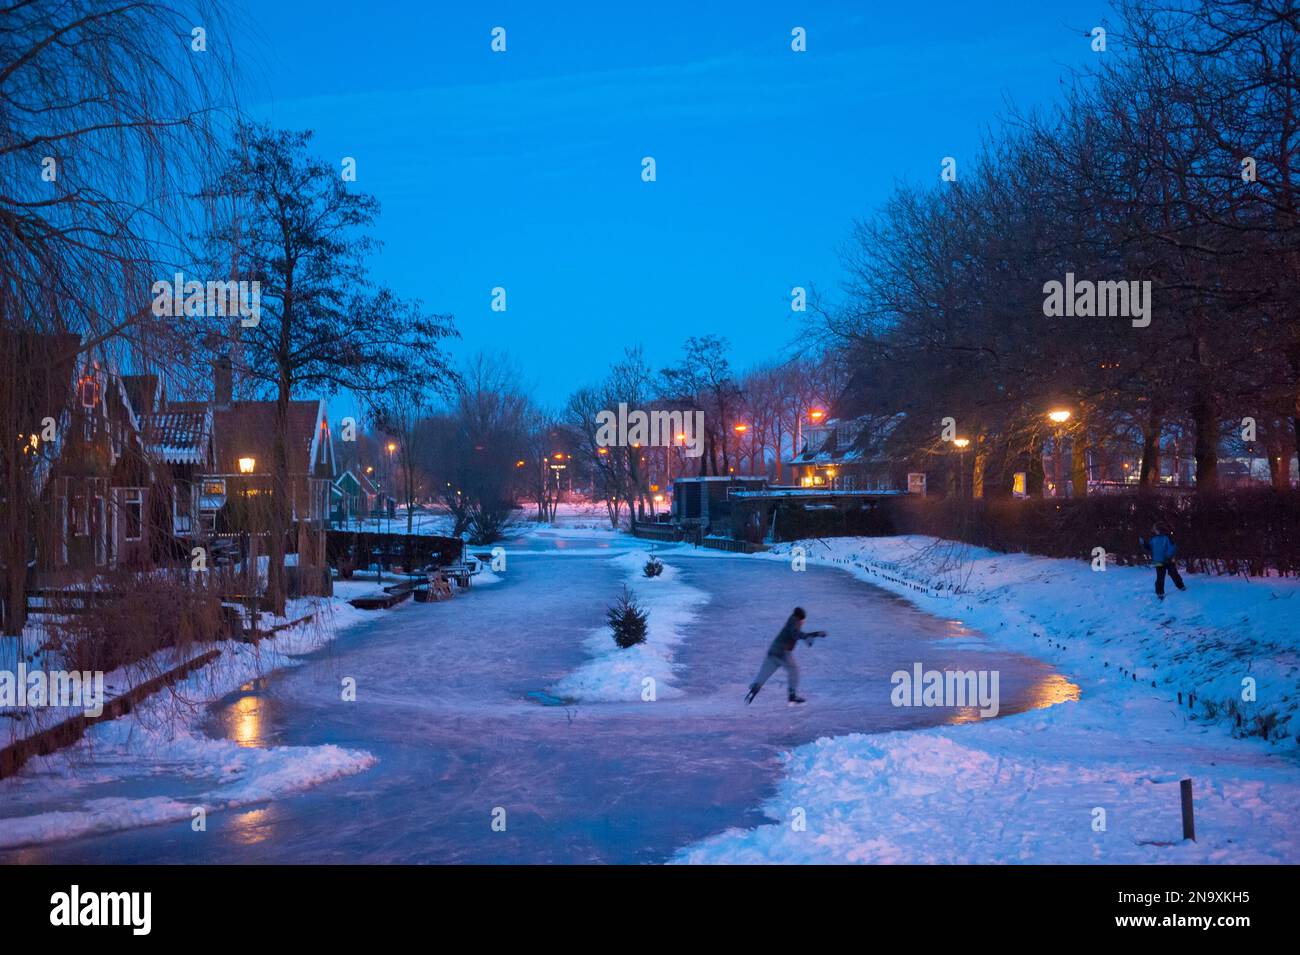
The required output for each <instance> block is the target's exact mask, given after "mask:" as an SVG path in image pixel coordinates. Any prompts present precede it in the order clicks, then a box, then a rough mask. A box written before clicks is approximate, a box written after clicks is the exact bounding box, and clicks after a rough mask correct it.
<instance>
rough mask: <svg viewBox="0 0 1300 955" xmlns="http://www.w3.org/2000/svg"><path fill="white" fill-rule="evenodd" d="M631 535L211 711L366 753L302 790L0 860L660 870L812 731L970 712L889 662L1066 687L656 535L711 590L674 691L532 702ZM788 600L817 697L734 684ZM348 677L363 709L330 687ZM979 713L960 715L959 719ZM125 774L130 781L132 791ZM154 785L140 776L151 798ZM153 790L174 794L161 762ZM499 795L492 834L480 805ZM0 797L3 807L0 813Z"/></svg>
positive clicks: (585, 546) (1004, 702)
mask: <svg viewBox="0 0 1300 955" xmlns="http://www.w3.org/2000/svg"><path fill="white" fill-rule="evenodd" d="M630 546H631V545H630V544H629V543H628V542H627V540H626V539H623V538H617V539H613V540H612V541H611V538H609V537H608V536H600V537H593V538H592V539H589V540H584V539H576V538H574V537H571V536H570V537H566V538H546V537H544V536H540V535H539V536H536V537H533V538H531V539H529V541H528V543H527V544H524V543H520V545H519V546H518V547H510V548H508V552H509V555H510V556H509V565H508V571H507V573H505V574H504V577H503V579H502V580H501V581H500V582H499V583H496V584H494V585H492V586H490V587H482V588H476V589H475V590H474V591H472V592H471V593H470V594H469V595H467V596H464V597H460V598H457V599H456V600H453V601H451V602H449V603H443V604H413V603H407V604H404V605H402V606H401V607H399V608H398V609H396V610H394V611H389V612H379V613H376V614H375V616H374V618H373V620H369V619H368V620H366V621H365V622H363V623H361V624H359V625H357V626H354V627H352V628H351V629H348V630H347V631H345V632H344V633H343V634H342V635H341V636H340V638H339V639H338V640H337V641H336V642H335V643H333V644H331V645H330V646H329V647H327V648H326V649H324V650H322V651H320V652H318V653H317V654H315V655H314V656H312V657H310V658H308V659H307V662H306V663H305V665H303V666H301V667H298V668H295V669H290V670H286V671H281V672H280V673H277V674H275V675H273V676H271V677H270V678H269V679H267V680H264V681H259V683H258V685H256V686H253V685H250V686H249V687H246V688H245V690H244V691H242V692H240V693H238V694H235V695H233V696H232V697H229V698H227V699H225V700H223V701H222V702H221V703H220V704H218V705H217V706H216V707H214V708H213V711H212V713H211V715H210V717H209V720H208V729H209V732H210V733H212V734H215V735H224V736H227V737H229V738H231V739H234V740H237V741H238V742H240V743H241V744H243V745H247V746H264V745H274V744H289V745H315V744H320V743H327V742H328V743H336V744H338V745H340V746H344V747H347V748H349V749H360V750H365V751H367V752H369V753H372V754H373V755H374V756H376V757H377V758H378V762H377V763H376V764H375V765H374V766H373V767H371V768H370V769H368V770H366V771H364V772H361V773H359V774H357V775H354V776H349V777H346V778H342V779H337V780H334V781H331V782H327V783H324V784H321V785H319V786H316V787H315V788H312V789H310V790H307V791H306V792H303V793H299V794H297V795H291V796H285V797H282V798H279V799H276V800H274V801H271V802H266V803H262V804H260V805H255V806H251V807H243V808H239V809H232V810H228V811H221V812H213V813H211V814H210V815H209V817H208V821H207V832H206V833H199V834H196V833H194V832H192V831H191V827H190V824H189V821H188V820H186V821H183V822H176V823H168V824H160V825H154V826H148V827H142V828H135V829H130V830H124V831H119V832H115V833H111V834H107V835H98V836H91V837H83V838H78V839H72V840H67V841H61V842H51V843H47V844H45V845H42V846H29V847H26V848H21V849H15V850H9V851H7V852H0V862H19V861H21V862H186V863H192V862H219V863H261V862H402V863H420V862H485V863H497V862H525V863H542V862H577V863H582V862H649V863H655V862H663V861H665V860H667V859H668V858H670V857H671V856H672V854H673V853H674V851H675V850H677V849H679V848H680V847H682V846H685V845H688V844H690V843H692V842H694V841H696V840H698V839H701V838H703V837H706V836H709V835H711V834H713V833H716V832H719V831H721V830H723V829H726V828H728V827H732V826H740V827H750V826H755V825H758V824H760V823H762V822H764V821H767V820H765V818H764V817H763V815H762V814H761V813H760V812H759V811H758V810H757V807H758V806H760V804H761V803H762V802H763V801H764V800H765V799H767V798H769V797H770V796H771V795H772V794H773V793H774V791H775V783H776V781H777V780H778V779H779V777H780V772H781V768H780V764H779V761H778V759H777V757H778V754H779V753H780V752H781V751H783V750H787V749H790V748H791V747H794V746H797V745H799V744H801V743H806V742H808V741H811V740H813V739H816V738H817V737H819V736H823V735H829V734H842V733H849V732H871V731H876V730H887V729H902V728H909V727H918V726H929V725H934V724H935V723H938V722H943V721H945V720H953V719H954V718H957V719H960V718H963V717H962V716H961V715H959V714H954V712H953V711H952V710H946V709H942V708H935V709H924V708H894V707H892V706H891V705H890V702H889V690H890V684H889V676H890V674H891V673H892V672H893V671H895V670H899V669H905V670H910V669H911V668H912V665H913V664H914V663H916V662H921V663H923V664H924V666H925V667H926V668H927V669H943V668H945V667H951V668H960V669H985V670H989V669H995V670H998V671H1000V674H1001V713H1002V714H1003V715H1006V714H1008V713H1013V712H1017V711H1020V710H1023V709H1026V708H1029V707H1035V706H1045V705H1049V704H1051V703H1053V702H1057V701H1059V700H1061V699H1062V698H1064V697H1065V696H1066V695H1068V694H1069V693H1071V692H1072V691H1073V688H1072V687H1070V686H1069V685H1068V684H1066V683H1065V681H1064V680H1063V679H1062V678H1061V677H1060V676H1059V675H1057V674H1055V673H1054V672H1053V671H1052V670H1051V669H1050V668H1049V667H1047V666H1046V665H1044V664H1042V663H1040V662H1038V661H1035V660H1032V659H1029V658H1026V657H1022V656H1017V655H1014V654H1009V653H1003V652H1000V651H996V650H993V649H991V648H989V647H988V646H987V645H986V643H985V641H984V640H983V638H982V637H981V636H980V635H979V634H976V633H972V632H970V631H968V630H965V629H964V628H963V627H961V626H960V625H958V624H954V623H950V622H945V621H941V620H938V619H935V618H933V617H928V616H926V615H924V614H922V613H920V612H918V611H916V610H914V609H912V608H911V607H910V606H909V605H908V604H906V603H904V602H903V601H901V600H899V599H897V598H895V597H892V596H890V595H889V594H886V593H885V592H883V591H881V590H878V589H876V588H873V587H871V586H869V585H867V584H864V583H862V582H860V581H857V580H855V579H853V578H852V577H851V576H849V575H848V574H846V573H842V572H839V571H836V570H831V569H826V568H818V567H809V568H808V570H807V571H806V572H804V573H793V572H792V571H791V570H790V568H789V566H788V565H786V564H783V563H779V562H775V561H765V560H758V559H750V558H736V557H729V556H720V555H716V554H713V553H712V552H704V553H702V554H699V555H695V554H692V552H691V551H690V550H689V549H677V548H666V549H664V550H663V551H662V556H663V558H664V560H665V561H666V562H667V563H669V564H670V565H672V566H674V567H677V568H679V569H680V580H681V581H682V582H683V583H685V584H688V585H690V586H691V587H694V588H697V589H699V590H702V591H704V592H705V593H707V594H708V598H709V599H708V602H707V603H706V604H705V605H704V606H703V607H702V609H701V610H700V613H699V616H698V618H697V619H696V620H695V621H694V622H693V623H691V624H689V625H688V626H687V627H686V628H685V640H684V642H682V643H681V644H680V645H678V647H677V651H676V663H677V665H678V673H677V681H676V682H677V686H678V687H679V688H680V689H681V690H682V691H684V695H682V696H678V697H675V698H671V699H669V698H661V699H659V700H658V701H656V702H653V703H642V702H637V703H601V704H595V703H593V704H580V705H576V706H568V707H562V706H543V705H540V704H539V703H537V702H535V701H534V699H533V698H530V696H529V694H530V693H532V692H535V691H539V690H543V689H545V688H546V687H549V686H552V685H553V684H555V683H556V682H557V681H558V680H560V679H561V678H562V677H564V676H565V675H567V674H569V673H571V672H572V671H574V670H575V669H577V668H578V667H579V666H580V665H582V663H583V662H584V661H585V660H586V659H587V658H588V653H587V651H586V650H585V649H584V647H583V645H582V641H583V638H584V637H586V636H587V635H588V634H589V633H590V631H591V630H593V629H594V628H598V627H600V626H602V625H603V615H604V609H605V607H606V606H607V604H608V603H610V601H611V599H612V598H613V596H614V595H616V594H617V593H618V592H619V591H620V589H621V585H622V580H623V578H624V573H625V571H624V570H623V569H621V568H619V567H618V566H616V565H615V563H614V562H613V561H612V560H611V557H612V555H614V554H616V553H620V552H623V551H626V550H628V549H629V547H630ZM796 604H799V605H802V606H804V607H805V608H807V609H808V612H809V618H808V621H807V628H808V629H810V630H811V629H825V630H828V631H829V632H830V638H829V639H827V640H823V641H818V642H817V644H816V645H815V646H813V647H808V646H806V645H800V648H799V650H798V651H797V653H798V657H799V660H800V663H801V666H802V670H803V688H802V689H803V693H804V695H805V696H807V697H808V699H809V703H808V704H807V705H805V706H802V707H790V706H787V705H786V703H785V685H784V676H783V675H782V674H778V675H777V676H775V677H774V678H773V679H772V681H771V682H769V684H768V686H767V687H766V689H765V690H764V692H763V693H762V695H760V696H759V698H758V700H757V701H756V702H755V703H754V705H753V706H749V707H746V706H745V705H744V703H743V699H742V698H743V696H744V693H745V687H746V685H747V684H748V681H749V679H750V678H751V676H752V675H753V672H754V670H755V669H756V668H757V666H758V664H759V662H760V660H761V659H762V656H763V653H764V651H765V649H766V647H767V644H768V642H769V641H770V640H771V639H772V637H773V635H774V634H775V633H776V631H777V630H778V629H779V628H780V626H781V624H782V622H783V621H784V620H785V618H786V616H787V615H788V613H789V612H790V609H791V608H792V607H794V606H795V605H796ZM345 677H352V678H354V679H355V680H356V685H357V696H358V699H357V701H356V702H352V703H344V702H341V701H340V692H339V687H340V681H341V680H342V679H344V678H345ZM966 718H969V717H966ZM125 785H126V784H122V786H125ZM149 785H151V784H150V783H149V782H148V781H145V782H143V783H142V782H140V781H139V780H135V781H132V782H131V783H130V787H131V788H130V791H123V792H116V793H115V792H114V791H112V789H111V787H109V788H107V789H105V790H104V791H103V792H99V793H97V794H96V795H98V796H101V797H102V796H111V795H122V796H129V797H131V798H141V797H142V796H146V795H149V794H150V792H149V789H148V787H149ZM152 785H153V786H154V787H155V791H157V792H163V791H166V792H168V793H172V792H175V791H177V790H175V789H174V788H170V789H169V788H166V787H167V786H168V785H170V784H169V783H168V782H167V777H166V774H165V772H163V773H160V776H159V777H158V779H156V780H155V781H154V782H153V783H152ZM496 807H502V808H504V809H505V810H506V820H507V827H506V830H505V831H504V832H498V831H493V829H492V825H491V823H492V817H493V810H494V809H495V808H496ZM3 814H4V813H3V811H0V815H3Z"/></svg>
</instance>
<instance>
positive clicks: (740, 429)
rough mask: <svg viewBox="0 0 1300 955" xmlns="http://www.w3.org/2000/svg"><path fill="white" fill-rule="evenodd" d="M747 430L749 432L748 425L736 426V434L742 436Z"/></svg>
mask: <svg viewBox="0 0 1300 955" xmlns="http://www.w3.org/2000/svg"><path fill="white" fill-rule="evenodd" d="M748 430H749V425H747V424H738V425H736V434H744V433H745V432H746V431H748Z"/></svg>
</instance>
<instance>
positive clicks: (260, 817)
mask: <svg viewBox="0 0 1300 955" xmlns="http://www.w3.org/2000/svg"><path fill="white" fill-rule="evenodd" d="M270 816H271V810H269V809H254V810H252V811H250V812H239V813H235V815H234V816H233V817H231V823H230V835H231V838H232V839H234V841H235V842H237V843H239V844H240V845H241V846H251V845H256V844H257V843H259V842H265V841H266V840H267V839H268V838H270V837H271V835H272V834H273V833H274V829H273V828H272V826H271V818H270Z"/></svg>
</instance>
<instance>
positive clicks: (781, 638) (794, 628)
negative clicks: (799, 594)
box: [745, 607, 826, 703]
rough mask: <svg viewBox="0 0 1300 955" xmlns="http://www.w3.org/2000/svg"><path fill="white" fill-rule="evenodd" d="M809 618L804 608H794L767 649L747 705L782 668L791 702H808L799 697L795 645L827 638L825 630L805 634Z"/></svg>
mask: <svg viewBox="0 0 1300 955" xmlns="http://www.w3.org/2000/svg"><path fill="white" fill-rule="evenodd" d="M807 616H808V615H807V614H806V613H804V610H803V607H795V608H794V613H792V614H790V619H789V620H787V621H786V622H785V626H784V627H782V628H781V632H780V633H778V634H777V635H776V639H775V640H773V641H772V645H771V646H770V647H768V648H767V656H765V657H764V658H763V664H762V666H760V667H759V668H758V675H757V676H756V677H754V682H753V683H751V684H749V692H748V693H747V694H745V702H746V703H753V702H754V697H756V696H758V691H759V690H761V689H762V688H763V684H764V683H766V682H767V678H768V677H770V676H771V675H772V674H773V673H775V672H776V671H777V670H778V669H780V668H781V667H785V676H786V680H787V681H788V682H789V684H790V702H791V703H806V702H807V700H805V699H804V698H803V697H801V696H800V695H799V666H798V664H796V663H795V662H794V648H795V644H797V643H798V642H799V641H800V640H807V641H808V644H809V645H810V646H811V645H812V642H813V640H815V639H816V638H817V637H824V636H826V631H825V630H813V631H812V632H811V633H804V632H803V621H804V618H805V617H807Z"/></svg>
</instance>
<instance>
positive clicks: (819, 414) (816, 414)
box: [808, 408, 826, 421]
mask: <svg viewBox="0 0 1300 955" xmlns="http://www.w3.org/2000/svg"><path fill="white" fill-rule="evenodd" d="M825 415H826V412H825V411H822V410H820V409H818V408H814V409H813V410H812V411H809V412H808V417H809V418H811V419H812V420H813V421H820V420H821V419H822V418H823V417H825Z"/></svg>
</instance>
